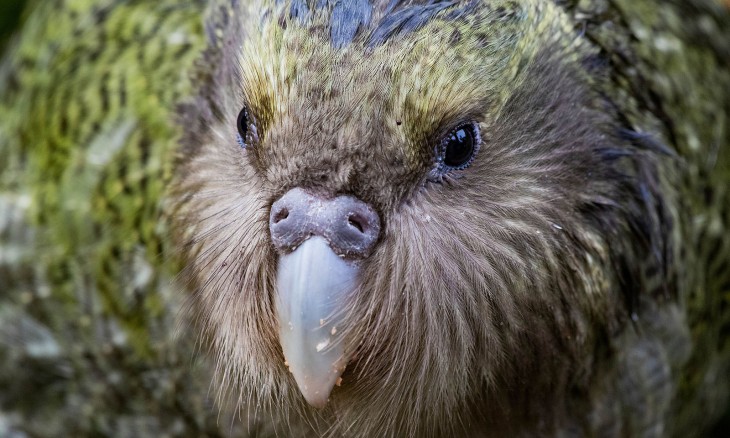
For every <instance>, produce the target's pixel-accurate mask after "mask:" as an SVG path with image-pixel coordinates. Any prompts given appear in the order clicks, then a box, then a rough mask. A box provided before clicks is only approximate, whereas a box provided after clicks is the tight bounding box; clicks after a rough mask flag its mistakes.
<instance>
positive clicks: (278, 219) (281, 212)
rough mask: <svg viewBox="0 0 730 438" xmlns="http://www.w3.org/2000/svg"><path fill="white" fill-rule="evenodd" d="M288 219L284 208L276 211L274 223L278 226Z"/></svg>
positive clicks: (287, 213) (287, 211) (286, 210)
mask: <svg viewBox="0 0 730 438" xmlns="http://www.w3.org/2000/svg"><path fill="white" fill-rule="evenodd" d="M288 217H289V210H288V209H286V208H282V209H281V210H279V211H277V212H276V214H275V215H274V223H275V224H278V223H279V222H281V221H283V220H284V219H286V218H288Z"/></svg>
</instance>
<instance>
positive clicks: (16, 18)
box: [0, 0, 26, 52]
mask: <svg viewBox="0 0 730 438" xmlns="http://www.w3.org/2000/svg"><path fill="white" fill-rule="evenodd" d="M25 4H26V1H25V0H0V52H2V51H3V49H4V48H5V44H6V43H7V41H8V39H9V38H10V36H11V35H12V34H13V32H15V30H16V29H17V28H18V27H19V25H20V23H21V21H22V20H21V17H22V13H23V8H24V7H25Z"/></svg>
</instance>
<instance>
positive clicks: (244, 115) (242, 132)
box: [236, 107, 248, 148]
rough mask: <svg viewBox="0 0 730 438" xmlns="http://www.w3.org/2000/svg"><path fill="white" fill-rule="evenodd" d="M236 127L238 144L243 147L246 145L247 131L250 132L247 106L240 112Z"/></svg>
mask: <svg viewBox="0 0 730 438" xmlns="http://www.w3.org/2000/svg"><path fill="white" fill-rule="evenodd" d="M236 127H237V128H238V144H239V145H240V146H241V147H242V148H245V147H246V133H247V132H248V111H246V107H243V108H242V109H241V112H240V113H238V120H237V121H236Z"/></svg>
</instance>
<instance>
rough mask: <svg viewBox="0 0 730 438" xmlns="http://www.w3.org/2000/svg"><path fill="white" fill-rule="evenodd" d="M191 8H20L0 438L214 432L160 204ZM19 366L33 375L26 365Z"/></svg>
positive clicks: (2, 175) (3, 191) (193, 31)
mask: <svg viewBox="0 0 730 438" xmlns="http://www.w3.org/2000/svg"><path fill="white" fill-rule="evenodd" d="M203 9H204V5H203V2H190V1H184V2H178V1H164V2H156V1H147V2H144V1H143V2H127V1H52V2H45V1H43V2H35V3H34V4H32V5H30V6H29V9H28V11H27V14H28V16H27V18H26V21H25V24H24V26H23V28H22V32H21V33H19V34H18V35H17V36H16V37H15V39H14V40H13V41H11V42H10V45H9V47H8V50H7V52H6V54H5V57H4V59H3V61H2V64H1V67H0V96H2V97H1V98H0V102H1V103H0V119H2V122H0V155H2V157H3V158H2V159H0V217H2V219H0V223H1V225H0V232H1V233H2V241H1V243H0V285H1V286H0V288H1V289H2V294H1V296H0V370H1V371H0V376H2V377H0V387H2V390H0V406H1V411H2V414H0V435H2V436H7V435H10V436H13V432H14V431H15V432H18V431H23V432H25V433H29V434H31V435H35V436H61V435H66V436H71V435H74V436H91V435H94V436H98V435H106V436H162V435H167V436H182V435H187V436H200V435H205V434H208V435H215V434H216V433H218V432H217V431H218V425H217V424H216V418H217V416H218V414H217V413H216V412H213V411H212V409H211V408H210V407H208V406H207V404H206V403H208V401H207V397H209V393H208V387H209V380H208V379H207V378H201V376H202V375H204V374H205V372H204V371H201V370H202V368H201V364H200V363H199V362H197V361H195V360H194V356H193V353H192V351H193V345H194V344H193V342H192V340H191V338H190V337H189V336H187V335H183V336H180V337H179V339H178V337H177V334H176V332H175V330H174V328H175V324H174V321H175V318H176V316H177V308H176V303H178V300H177V297H176V295H177V292H176V290H175V288H174V287H173V286H172V282H171V280H172V278H173V275H174V273H175V269H174V267H173V266H174V261H173V258H172V257H171V254H170V251H169V250H168V245H167V243H166V238H165V235H166V233H167V230H166V227H165V225H164V222H163V221H162V220H161V216H162V211H163V206H162V204H161V202H160V201H161V195H162V193H163V192H164V190H165V187H166V182H167V181H168V180H169V178H170V175H171V166H172V162H173V160H172V155H173V153H174V151H175V147H176V129H177V128H176V127H175V125H174V122H173V119H174V102H176V101H177V100H178V99H180V98H181V97H182V96H184V95H186V94H187V93H189V92H190V88H191V85H190V81H189V79H188V74H189V73H188V72H189V68H190V66H191V64H192V62H193V60H194V59H195V58H196V57H197V56H198V54H199V52H200V50H201V47H202V44H203V38H202V36H201V34H202V18H201V17H202V14H203ZM31 370H32V371H31Z"/></svg>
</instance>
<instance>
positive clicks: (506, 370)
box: [173, 1, 620, 436]
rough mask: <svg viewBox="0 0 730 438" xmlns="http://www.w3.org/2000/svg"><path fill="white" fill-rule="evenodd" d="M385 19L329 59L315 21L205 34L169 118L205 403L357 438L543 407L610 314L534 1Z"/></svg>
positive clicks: (546, 23)
mask: <svg viewBox="0 0 730 438" xmlns="http://www.w3.org/2000/svg"><path fill="white" fill-rule="evenodd" d="M355 3H357V4H359V3H360V2H355ZM409 7H410V6H403V7H402V8H401V9H398V10H396V11H390V10H386V8H385V7H384V6H383V7H381V6H375V7H373V10H372V11H370V12H369V13H370V15H369V16H368V17H369V18H368V20H367V23H366V22H365V21H363V23H364V24H361V26H360V27H359V28H358V31H357V32H356V33H354V34H353V35H354V36H352V38H351V39H350V40H347V41H345V43H343V41H342V40H341V39H337V38H335V37H333V35H334V33H335V31H334V30H333V29H335V28H336V25H337V23H335V19H334V18H333V16H334V15H335V12H336V8H335V7H330V8H325V9H323V10H317V9H314V10H311V11H309V10H307V11H306V14H304V13H301V11H300V13H299V14H298V15H297V16H294V15H296V14H294V13H293V12H292V10H291V9H287V8H289V6H286V7H284V6H270V5H263V6H261V7H259V8H258V9H257V10H258V11H259V12H260V11H264V13H263V14H258V13H256V14H247V13H245V11H237V12H236V11H234V12H226V11H223V12H220V14H223V15H225V16H227V17H229V19H227V20H219V21H220V22H225V23H228V24H226V26H227V27H225V28H224V29H223V31H218V32H216V31H215V29H214V31H212V32H211V34H212V35H223V36H222V37H215V36H213V37H211V38H212V39H213V42H212V43H211V48H210V49H209V50H208V51H207V52H206V55H205V56H204V58H203V61H202V64H203V66H204V70H205V71H206V74H205V75H201V78H202V79H201V81H202V83H203V85H202V86H201V91H200V94H199V95H198V96H197V97H196V98H195V100H194V101H192V102H191V103H190V104H188V105H184V106H183V107H182V109H181V113H182V120H183V123H184V129H185V134H184V138H183V147H182V148H181V158H180V161H179V165H178V169H177V178H176V184H175V187H174V190H173V200H174V202H175V203H176V205H177V210H176V213H175V216H176V224H177V229H178V230H179V231H180V241H181V242H182V244H183V249H184V251H185V253H186V256H187V257H186V260H187V269H186V272H187V273H188V274H189V277H190V280H191V283H192V284H193V287H194V289H195V290H196V292H195V294H194V307H195V310H196V312H198V313H199V315H200V321H201V325H202V327H201V329H202V331H203V333H205V335H206V339H207V340H208V341H209V343H210V345H211V346H212V349H213V351H214V352H215V354H216V355H217V357H218V363H219V368H220V372H221V375H222V376H223V379H222V380H223V382H224V384H225V385H229V386H230V387H233V388H237V389H238V390H240V391H242V393H243V394H253V396H254V397H258V398H260V399H262V400H278V401H280V402H281V404H282V406H300V407H304V405H303V403H302V400H303V399H304V400H306V401H307V402H309V404H311V405H313V406H316V407H325V409H324V410H323V411H321V412H320V413H319V414H317V415H320V417H318V418H325V417H326V418H329V419H330V420H331V421H332V422H334V423H332V424H341V425H345V424H346V425H350V426H349V427H356V428H357V430H360V431H362V432H363V436H367V435H368V433H365V432H372V433H376V432H383V431H387V433H391V434H392V433H396V434H419V433H426V432H424V431H428V430H430V431H434V430H436V431H438V430H441V431H445V430H451V429H453V428H455V427H457V426H458V424H459V423H460V422H462V421H463V419H462V418H461V417H462V416H467V415H469V412H470V409H471V407H473V406H477V405H479V403H481V401H483V399H485V398H487V399H489V400H493V401H494V403H493V405H492V407H490V408H489V409H492V411H489V412H499V413H500V414H499V415H501V414H503V413H504V412H506V410H509V409H511V408H509V407H507V408H505V406H506V405H509V404H510V403H511V402H513V401H516V400H523V399H524V398H535V397H539V395H540V394H555V393H556V392H557V391H558V389H556V388H558V387H560V379H565V378H566V377H565V374H566V373H568V372H569V371H566V370H569V369H570V366H569V364H570V363H571V362H572V361H579V359H580V357H581V356H580V351H581V348H583V347H584V346H585V345H588V344H589V343H590V341H591V339H592V336H594V332H595V331H596V330H597V329H596V327H602V326H604V325H607V324H609V322H610V321H611V320H612V319H613V318H616V314H617V313H618V312H619V311H618V310H617V309H616V308H615V306H614V304H613V303H614V301H615V300H614V299H613V298H614V297H612V296H610V292H608V291H607V290H608V289H609V288H608V286H607V285H608V284H610V282H611V277H610V274H607V273H604V272H603V271H602V270H601V269H599V268H598V267H599V266H602V263H603V262H604V261H606V260H607V259H608V258H609V257H610V255H609V254H608V252H607V250H606V249H605V241H604V239H603V237H601V236H602V235H601V233H599V231H598V230H597V228H598V227H597V225H595V223H594V222H591V221H587V220H584V219H585V215H587V214H588V213H586V212H587V211H588V210H586V209H585V206H587V205H609V204H610V203H611V202H612V200H613V199H614V198H615V197H617V196H619V195H620V193H619V192H620V190H619V189H618V188H617V187H616V186H615V185H614V184H613V183H611V182H608V181H613V180H612V178H613V177H614V173H615V172H617V171H616V169H614V168H613V167H612V166H613V164H608V165H607V164H606V161H605V159H604V158H603V157H601V156H600V154H597V153H596V150H598V149H601V148H605V147H608V145H609V144H610V143H611V142H612V141H613V137H612V136H611V135H610V134H607V132H610V127H611V123H612V122H611V121H610V119H609V117H608V116H606V115H604V114H603V112H602V110H601V109H597V108H594V106H595V105H594V103H593V102H594V98H593V97H594V96H593V95H592V94H591V92H590V89H589V86H588V84H587V82H586V81H585V80H584V79H583V78H584V72H583V70H582V68H581V66H580V63H579V62H578V60H579V58H580V56H582V54H581V52H580V51H581V50H582V49H581V47H580V44H579V43H578V42H576V38H577V37H576V36H575V35H573V34H572V31H566V30H565V28H566V26H565V25H564V19H563V18H562V16H561V15H560V13H559V12H558V11H557V10H555V8H554V7H552V6H549V5H537V3H535V2H528V1H524V2H506V1H505V2H502V1H491V2H483V4H482V3H479V2H470V3H467V4H463V5H462V4H456V5H452V4H445V5H444V6H439V8H440V9H438V10H430V9H428V8H427V7H425V6H419V7H421V8H423V9H422V10H418V11H411V13H412V14H413V17H416V18H418V20H420V21H418V20H416V18H413V19H411V18H412V17H411V18H409V17H410V16H407V14H408V13H409V12H408V11H410V9H408V8H409ZM413 7H416V6H413ZM250 8H254V7H253V6H251V7H250ZM282 8H283V9H282ZM292 8H293V6H292ZM241 9H244V7H243V6H241ZM398 11H400V12H398ZM404 11H405V12H404ZM396 13H401V15H403V16H402V17H401V18H400V20H401V21H400V22H399V21H398V18H397V17H398V16H397V14H396ZM262 16H263V17H264V18H261V17H262ZM393 17H396V18H393ZM353 19H354V18H353ZM409 20H410V21H409ZM251 29H261V30H260V31H256V32H254V31H252V30H251ZM338 38H340V37H338ZM618 222H620V221H619V220H618V219H617V223H618ZM617 226H618V225H617ZM576 248H580V251H576V250H575V249H576ZM587 315H592V316H590V317H589V316H587ZM589 320H590V323H589V322H587V321H589ZM333 388H334V389H333ZM302 395H303V396H304V397H302ZM543 400H544V398H543ZM305 409H308V408H305ZM501 409H505V411H504V412H503V411H501ZM495 415H497V414H495ZM511 415H515V416H519V415H521V414H520V413H518V412H517V410H513V411H512V414H511ZM328 416H329V417H328ZM334 418H336V419H337V420H334ZM328 421H329V420H328ZM338 421H339V422H340V423H337V422H338ZM328 424H330V423H328ZM353 425H354V426H353ZM328 427H329V426H328ZM343 427H348V426H343ZM343 430H344V429H343Z"/></svg>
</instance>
